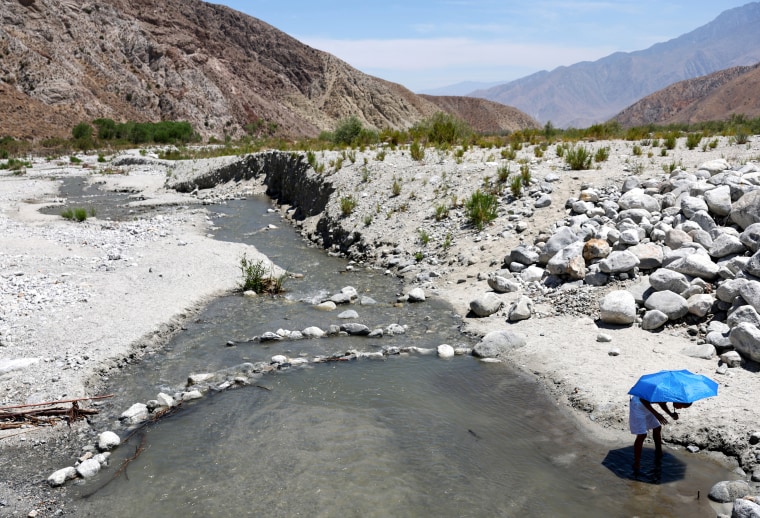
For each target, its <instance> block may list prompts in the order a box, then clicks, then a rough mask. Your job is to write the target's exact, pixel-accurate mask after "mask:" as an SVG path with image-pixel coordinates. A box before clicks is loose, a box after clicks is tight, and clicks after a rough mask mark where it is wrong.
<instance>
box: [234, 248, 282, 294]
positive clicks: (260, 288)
mask: <svg viewBox="0 0 760 518" xmlns="http://www.w3.org/2000/svg"><path fill="white" fill-rule="evenodd" d="M273 269H274V267H273V266H270V269H269V271H268V272H267V268H266V265H265V264H264V261H252V260H250V259H248V257H247V256H246V255H245V254H243V256H242V257H241V258H240V272H241V274H242V280H241V282H240V286H239V287H240V291H254V292H256V293H281V292H282V290H283V287H282V285H283V282H284V280H285V274H283V275H280V276H279V277H274V275H273Z"/></svg>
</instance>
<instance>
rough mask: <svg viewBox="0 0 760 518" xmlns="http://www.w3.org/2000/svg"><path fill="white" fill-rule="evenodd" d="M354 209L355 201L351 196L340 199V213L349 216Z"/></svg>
mask: <svg viewBox="0 0 760 518" xmlns="http://www.w3.org/2000/svg"><path fill="white" fill-rule="evenodd" d="M355 208H356V199H355V198H354V197H353V196H344V197H342V198H341V199H340V213H341V214H343V216H349V215H351V213H352V212H353V211H354V209H355Z"/></svg>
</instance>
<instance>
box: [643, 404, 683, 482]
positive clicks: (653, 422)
mask: <svg viewBox="0 0 760 518" xmlns="http://www.w3.org/2000/svg"><path fill="white" fill-rule="evenodd" d="M657 405H659V407H660V408H661V409H662V410H663V411H664V412H665V413H666V414H668V415H669V416H670V417H671V418H672V419H673V420H678V412H676V410H679V409H681V408H688V407H690V406H691V403H673V411H672V412H671V411H670V409H669V408H668V404H667V402H662V403H660V402H657ZM629 410H630V413H629V418H628V424H629V426H630V428H631V433H632V434H634V435H636V440H635V441H634V443H633V472H634V473H638V472H639V468H640V467H641V451H642V449H643V447H644V440H645V439H646V438H647V432H648V431H649V430H652V439H654V458H655V460H657V461H659V460H660V459H662V425H664V424H667V422H668V420H667V419H665V416H664V415H662V414H661V413H659V412H658V411H657V410H655V409H654V407H653V406H652V403H651V402H649V401H647V400H646V399H641V398H640V397H638V396H631V401H630V408H629Z"/></svg>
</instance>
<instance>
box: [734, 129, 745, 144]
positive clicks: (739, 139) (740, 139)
mask: <svg viewBox="0 0 760 518" xmlns="http://www.w3.org/2000/svg"><path fill="white" fill-rule="evenodd" d="M733 140H734V142H735V143H736V144H737V145H742V144H746V143H748V142H749V132H748V131H747V128H746V127H744V126H740V127H738V128H737V129H736V134H735V135H734V139H733Z"/></svg>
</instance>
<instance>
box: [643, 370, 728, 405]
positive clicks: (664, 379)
mask: <svg viewBox="0 0 760 518" xmlns="http://www.w3.org/2000/svg"><path fill="white" fill-rule="evenodd" d="M628 393H629V394H631V395H632V396H638V397H640V398H642V399H646V400H647V401H650V402H652V403H692V402H694V401H696V400H698V399H702V398H706V397H711V396H717V395H718V384H717V383H716V382H714V381H713V380H711V379H710V378H708V377H707V376H703V375H701V374H694V373H693V372H690V371H688V370H685V369H684V370H680V371H660V372H655V373H654V374H644V375H643V376H642V377H640V378H639V381H637V382H636V384H635V385H634V386H633V387H631V390H629V391H628Z"/></svg>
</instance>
